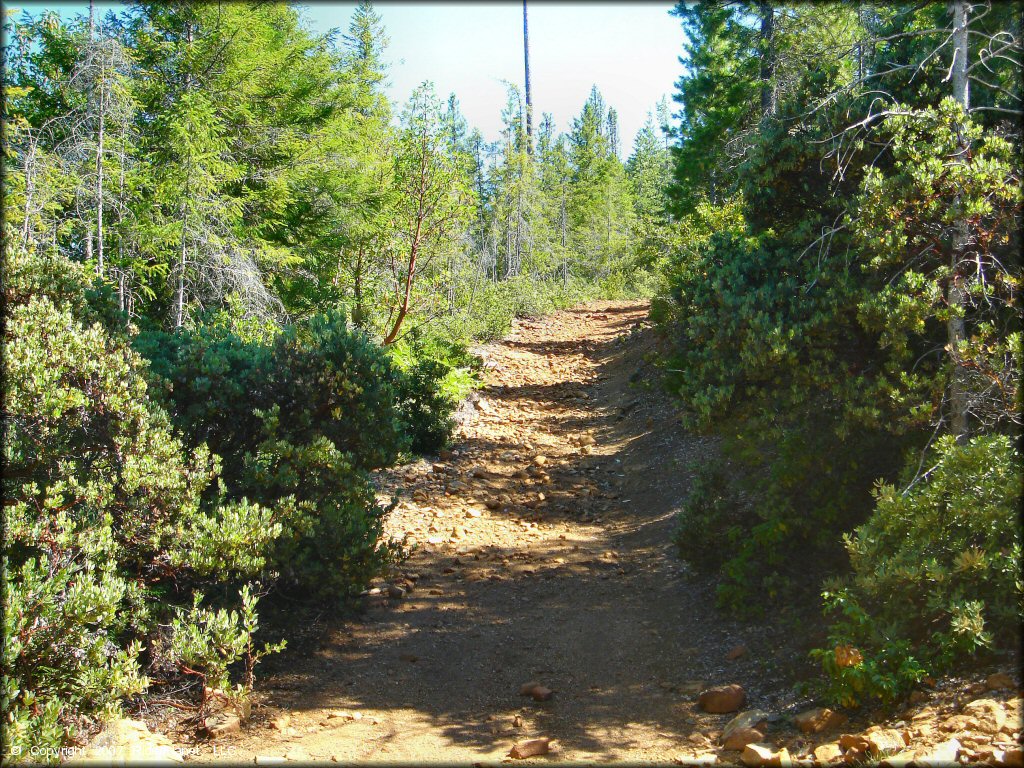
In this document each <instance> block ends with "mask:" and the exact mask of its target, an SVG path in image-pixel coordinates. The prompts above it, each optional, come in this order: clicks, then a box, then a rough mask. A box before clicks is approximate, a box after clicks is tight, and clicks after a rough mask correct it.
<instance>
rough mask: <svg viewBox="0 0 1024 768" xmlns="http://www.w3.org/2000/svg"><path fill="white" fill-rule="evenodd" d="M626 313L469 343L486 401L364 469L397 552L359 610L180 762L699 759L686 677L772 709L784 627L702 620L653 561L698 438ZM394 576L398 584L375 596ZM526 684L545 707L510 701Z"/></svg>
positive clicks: (688, 595)
mask: <svg viewBox="0 0 1024 768" xmlns="http://www.w3.org/2000/svg"><path fill="white" fill-rule="evenodd" d="M646 315H647V306H646V305H645V304H643V303H635V302H634V303H623V302H618V303H608V302H603V303H594V304H590V305H587V306H585V307H581V308H578V309H574V310H571V311H564V312H558V313H555V314H553V315H550V316H547V317H544V318H542V319H538V320H532V321H521V322H518V323H517V324H516V326H515V328H514V329H513V332H512V333H511V334H510V336H509V337H508V338H507V339H505V340H503V341H501V342H498V343H495V344H492V345H488V346H487V347H484V348H482V349H481V350H480V351H481V354H482V355H483V356H484V358H485V360H486V365H487V368H488V371H487V376H486V380H487V388H486V389H485V390H484V391H483V392H482V393H481V395H482V399H483V402H482V403H478V404H477V405H476V406H471V407H469V408H468V411H470V412H471V413H469V414H464V415H465V416H466V418H465V419H464V421H463V423H462V425H461V426H460V428H459V431H458V434H457V438H456V443H455V447H454V450H453V452H452V455H448V456H446V458H445V459H435V460H433V461H418V462H416V463H415V464H413V465H410V466H407V467H403V468H399V469H395V470H392V471H389V472H387V473H382V475H381V477H380V483H381V492H382V495H384V496H390V495H391V494H392V493H398V494H400V495H401V498H402V501H401V503H400V505H399V507H398V508H397V509H396V511H395V512H394V513H393V514H392V516H391V518H390V520H389V523H388V526H389V532H390V534H391V535H393V536H396V537H399V538H400V537H402V536H407V537H408V539H407V540H408V541H409V542H410V543H415V545H416V550H415V553H414V555H413V556H412V557H411V558H410V559H409V560H408V561H407V562H405V563H403V564H402V566H401V568H400V569H399V570H398V571H397V572H396V573H395V574H393V575H392V577H391V578H390V579H389V580H388V581H387V582H386V583H379V584H378V585H377V587H378V588H379V589H380V590H381V593H380V595H376V594H374V595H369V596H368V597H367V598H366V600H367V604H368V605H367V611H366V612H365V613H364V614H362V615H361V616H360V617H359V618H357V619H355V620H350V621H344V622H343V621H341V620H335V621H334V622H333V623H331V624H329V625H328V626H327V627H326V628H325V629H323V630H322V631H321V632H320V635H319V640H318V642H315V643H311V644H310V643H307V645H310V646H311V647H309V648H306V649H304V650H300V649H298V648H294V649H292V650H290V651H288V652H286V653H285V654H283V655H282V656H281V657H279V658H278V659H276V660H275V661H274V662H272V664H268V666H267V667H266V670H265V672H264V674H263V675H262V677H261V688H262V689H263V690H265V691H267V694H266V697H265V700H264V702H263V705H262V706H260V707H257V709H256V710H255V712H254V716H253V719H252V722H251V724H250V725H249V726H248V727H247V728H246V729H245V730H244V731H243V732H242V733H241V734H240V735H238V736H235V737H231V738H228V739H226V740H222V741H218V742H215V743H214V744H213V745H205V746H203V747H201V748H199V749H198V750H197V752H198V753H196V752H195V751H194V752H193V754H192V757H193V759H199V760H202V761H210V760H223V759H227V760H231V761H232V762H250V763H251V762H252V761H253V759H254V758H255V757H257V756H266V757H277V758H280V757H286V758H288V759H293V760H301V761H304V762H308V761H311V760H316V761H320V760H323V761H329V760H331V759H334V760H337V761H341V762H353V761H357V762H364V761H365V762H370V761H380V762H388V763H412V764H421V763H424V762H445V763H465V764H471V763H481V762H487V763H495V762H500V761H502V760H503V759H507V758H506V755H507V754H508V752H509V749H510V748H511V747H512V745H513V744H514V743H516V742H519V741H522V740H524V739H528V738H531V737H537V736H546V737H552V738H554V739H557V740H558V743H559V745H560V750H559V751H558V753H557V754H556V755H552V756H549V757H547V758H543V757H542V758H537V759H539V760H541V761H545V760H550V759H557V760H559V761H587V762H605V761H633V762H643V763H650V762H671V761H672V760H677V759H680V758H685V759H693V758H694V757H695V756H697V755H700V754H702V753H706V752H710V751H712V750H713V749H714V747H713V746H712V744H711V743H710V741H708V737H710V738H712V739H713V738H714V736H716V735H717V731H718V730H720V728H721V726H722V724H724V722H726V721H727V720H728V719H729V716H723V715H718V716H711V715H705V714H702V713H700V712H699V711H698V710H697V709H696V708H695V706H694V700H695V698H696V693H697V692H699V690H700V689H701V687H702V686H703V685H704V684H705V683H731V682H736V683H740V684H742V685H743V686H744V687H745V688H746V689H747V692H748V704H747V706H748V707H764V708H766V709H770V710H772V711H776V712H777V711H779V709H780V707H781V706H782V705H783V702H781V701H779V700H778V699H777V698H776V697H775V695H774V694H773V691H778V690H782V686H780V683H781V682H782V681H781V674H782V673H781V672H779V671H777V669H776V667H775V666H774V665H775V664H777V663H778V662H779V660H780V659H782V658H783V655H782V651H783V649H784V648H787V647H789V646H791V645H792V642H789V641H787V639H786V638H787V637H791V636H792V633H787V632H786V631H785V630H783V629H780V628H778V627H777V626H776V627H775V628H773V629H769V628H768V627H759V626H751V625H743V624H739V623H736V622H732V621H729V620H726V619H724V618H723V617H721V616H720V615H718V614H717V613H716V612H715V611H714V609H713V605H714V600H713V592H712V591H711V589H710V587H709V585H708V584H707V583H705V582H702V581H701V580H699V579H697V578H695V577H694V576H692V575H690V574H688V573H687V572H686V571H685V569H684V568H683V567H682V566H681V564H680V562H679V560H678V559H677V558H676V557H675V556H674V554H673V553H672V551H671V544H670V532H671V529H672V525H673V516H674V513H675V511H676V510H677V508H678V505H679V503H680V501H681V499H682V498H683V496H684V495H685V491H686V488H687V485H688V483H689V479H690V477H691V470H690V466H691V464H692V463H693V462H694V461H699V460H707V459H709V458H710V457H711V456H712V455H713V453H714V446H713V445H712V444H711V443H710V442H709V441H706V440H702V439H701V438H697V437H693V436H689V435H686V434H685V433H684V432H683V431H682V430H681V429H680V428H679V426H678V419H676V418H675V416H674V411H673V405H672V403H671V401H670V400H669V399H668V398H666V397H665V396H664V395H662V394H660V392H659V388H658V386H657V383H656V381H655V377H656V374H655V372H654V369H653V368H651V367H650V366H649V364H647V363H645V360H644V356H645V354H646V353H647V352H649V351H650V350H651V349H652V344H653V342H652V339H651V333H650V331H649V329H647V328H646V327H645V318H646ZM538 457H544V458H538ZM403 576H404V577H408V578H409V579H410V581H409V582H406V583H407V584H408V583H414V589H413V590H412V591H411V592H409V593H408V594H407V595H406V596H404V597H400V598H397V599H396V598H394V597H388V585H389V584H396V583H398V582H400V581H401V579H402V578H403ZM392 593H393V594H397V592H395V591H394V590H392ZM776 624H777V622H776ZM740 644H743V645H746V646H747V647H748V649H749V651H750V652H749V654H748V655H746V656H744V657H743V658H741V659H739V660H735V661H728V660H726V658H725V657H726V654H727V653H728V651H729V650H730V649H731V648H733V647H735V646H737V645H740ZM300 645H301V644H300ZM528 681H537V682H539V683H541V684H543V685H544V686H547V687H548V688H550V689H551V690H553V691H554V695H553V697H552V698H551V699H550V700H549V701H545V702H534V701H532V700H531V699H530V697H524V696H520V695H519V689H520V686H521V685H523V684H524V683H526V682H528ZM789 703H792V702H789ZM332 713H333V714H335V715H341V716H335V717H330V715H331V714H332ZM353 718H358V719H353ZM275 720H276V727H275ZM285 721H287V722H285ZM691 734H694V735H693V737H692V738H691ZM214 747H216V751H215V752H214Z"/></svg>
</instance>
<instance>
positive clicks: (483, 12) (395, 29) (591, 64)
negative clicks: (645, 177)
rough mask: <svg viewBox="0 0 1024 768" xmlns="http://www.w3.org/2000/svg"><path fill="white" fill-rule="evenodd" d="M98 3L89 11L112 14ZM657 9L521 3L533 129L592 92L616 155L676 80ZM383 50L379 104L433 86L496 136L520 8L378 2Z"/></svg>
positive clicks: (674, 36)
mask: <svg viewBox="0 0 1024 768" xmlns="http://www.w3.org/2000/svg"><path fill="white" fill-rule="evenodd" d="M116 5H117V4H116V3H113V2H98V3H97V8H98V9H100V10H101V11H103V12H105V9H108V8H111V7H116ZM673 5H674V3H672V2H665V1H664V0H662V1H661V2H653V1H648V2H555V1H552V0H532V1H531V2H528V16H529V26H530V80H531V86H532V91H533V103H534V114H535V123H536V122H539V118H540V114H541V113H543V112H551V113H552V115H553V116H554V118H555V123H556V125H557V127H558V129H559V130H560V131H567V130H568V129H569V127H570V123H571V120H572V118H573V117H574V116H576V115H578V114H579V112H580V110H581V109H582V107H583V102H584V101H585V100H586V98H587V96H588V95H589V93H590V88H591V86H592V85H597V87H598V89H599V90H600V91H601V94H602V95H603V96H604V99H605V102H606V103H607V104H608V105H609V106H611V107H614V108H615V110H616V111H617V112H618V115H619V130H620V136H621V140H622V145H623V154H628V153H629V150H630V148H631V147H632V143H633V139H634V137H635V135H636V132H637V131H638V130H639V129H640V128H641V127H642V126H643V123H644V121H645V120H646V118H647V114H648V113H649V112H653V111H654V108H655V105H656V104H657V103H658V101H659V100H660V99H661V98H662V97H663V96H668V97H670V98H671V95H672V92H673V90H674V83H675V81H676V79H678V77H679V75H680V74H682V65H681V64H680V63H679V55H680V53H682V44H683V32H682V28H681V26H680V24H679V20H678V19H676V18H675V17H673V16H670V15H669V11H670V10H671V9H672V7H673ZM11 6H13V7H18V8H25V9H26V10H29V11H30V12H31V13H33V14H36V13H38V12H39V11H41V10H43V9H53V10H56V11H58V12H59V13H60V14H61V15H62V16H64V17H72V16H74V15H75V14H76V13H85V10H86V9H87V8H88V3H87V2H49V3H48V2H40V1H39V0H34V1H33V2H20V3H19V2H17V1H16V0H15V2H11V3H9V4H8V7H11ZM300 7H301V11H302V14H303V16H304V17H305V18H306V19H307V20H308V23H309V26H310V28H311V29H314V30H316V31H322V32H326V31H327V30H329V29H331V28H340V29H341V31H342V32H344V31H345V30H346V29H347V28H348V24H349V20H350V18H351V16H352V11H353V9H354V8H355V3H352V2H345V3H342V2H311V3H308V4H302V5H301V6H300ZM376 9H377V11H378V13H379V14H380V16H381V18H382V22H383V25H384V27H385V29H386V32H387V35H388V37H389V38H390V44H389V45H388V48H387V50H386V53H385V58H386V59H387V60H388V61H389V63H390V78H389V86H388V95H389V98H390V99H391V100H392V101H393V102H395V103H396V104H397V105H398V106H399V107H400V106H401V105H402V104H403V103H404V102H405V101H406V99H407V98H408V97H409V94H410V93H411V92H412V90H413V88H415V87H416V86H417V85H419V84H420V83H422V82H423V81H424V80H431V81H433V83H434V85H435V87H436V88H437V91H438V94H439V95H440V96H441V97H442V98H443V99H444V98H447V96H448V94H449V93H453V92H454V93H455V95H456V97H457V98H458V100H459V105H460V107H461V109H462V112H463V114H464V115H465V116H466V120H467V121H468V122H469V124H470V126H471V127H476V128H479V129H480V131H481V132H482V133H483V134H484V137H485V138H486V139H488V140H492V141H493V140H495V139H497V138H498V136H499V133H500V130H501V110H502V107H503V106H504V105H505V100H506V89H505V85H504V83H503V81H509V82H513V83H515V84H517V85H519V87H520V88H522V86H523V47H522V46H523V37H522V25H523V6H522V3H520V2H457V3H456V2H447V3H434V2H415V3H413V2H395V1H392V0H385V1H384V2H378V3H377V4H376Z"/></svg>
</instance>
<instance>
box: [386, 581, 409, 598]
mask: <svg viewBox="0 0 1024 768" xmlns="http://www.w3.org/2000/svg"><path fill="white" fill-rule="evenodd" d="M388 597H390V598H391V599H393V600H401V599H402V598H403V597H405V589H404V588H403V587H400V586H398V585H397V584H388Z"/></svg>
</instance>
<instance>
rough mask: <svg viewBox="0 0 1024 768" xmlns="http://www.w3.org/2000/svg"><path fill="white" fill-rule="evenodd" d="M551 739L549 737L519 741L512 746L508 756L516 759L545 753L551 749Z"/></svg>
mask: <svg viewBox="0 0 1024 768" xmlns="http://www.w3.org/2000/svg"><path fill="white" fill-rule="evenodd" d="M551 741H552V740H551V739H549V738H542V739H530V740H528V741H521V742H519V743H518V744H516V745H515V746H514V747H512V749H511V751H509V753H508V756H509V757H511V758H514V759H516V760H523V759H525V758H527V757H535V756H536V755H546V754H547V753H548V752H550V751H551Z"/></svg>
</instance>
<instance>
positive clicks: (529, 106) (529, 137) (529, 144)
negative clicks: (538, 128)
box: [523, 0, 533, 155]
mask: <svg viewBox="0 0 1024 768" xmlns="http://www.w3.org/2000/svg"><path fill="white" fill-rule="evenodd" d="M523 61H524V66H525V68H526V151H527V152H528V153H529V154H531V155H532V154H533V93H532V91H531V90H530V29H529V25H528V23H527V19H526V0H523Z"/></svg>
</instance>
